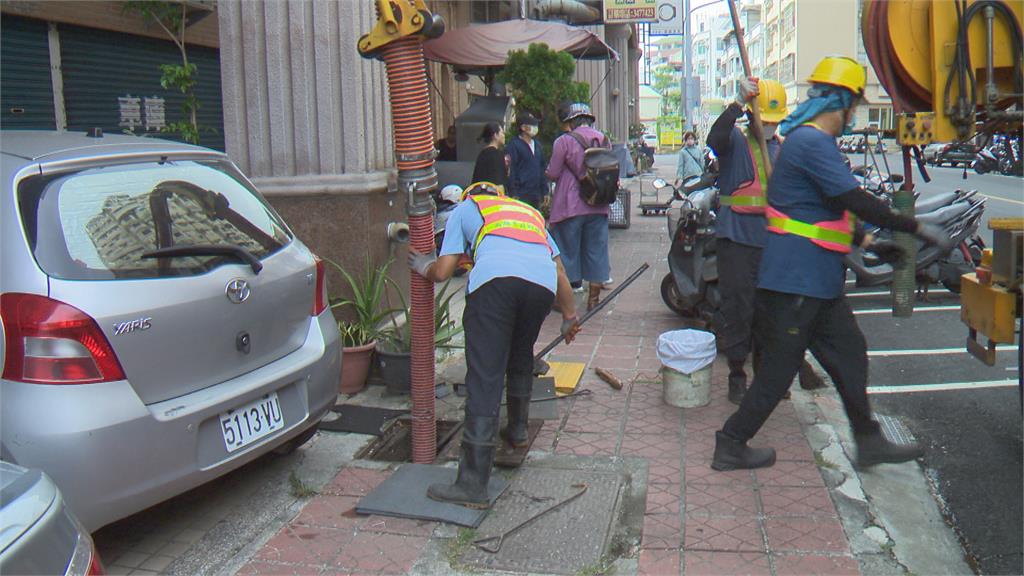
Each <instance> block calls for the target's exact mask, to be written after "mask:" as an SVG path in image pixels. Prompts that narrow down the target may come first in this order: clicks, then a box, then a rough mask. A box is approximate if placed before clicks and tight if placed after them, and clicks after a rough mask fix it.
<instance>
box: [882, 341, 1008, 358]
mask: <svg viewBox="0 0 1024 576" xmlns="http://www.w3.org/2000/svg"><path fill="white" fill-rule="evenodd" d="M1016 351H1017V347H1016V346H1011V345H1009V344H1006V345H1003V346H996V352H1016ZM931 354H967V349H966V348H934V349H923V350H868V357H869V358H871V357H875V356H881V357H886V356H918V355H921V356H928V355H931Z"/></svg>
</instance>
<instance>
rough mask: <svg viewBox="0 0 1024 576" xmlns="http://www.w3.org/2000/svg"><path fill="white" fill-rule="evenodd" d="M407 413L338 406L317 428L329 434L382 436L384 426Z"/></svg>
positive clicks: (406, 411)
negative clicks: (346, 433)
mask: <svg viewBox="0 0 1024 576" xmlns="http://www.w3.org/2000/svg"><path fill="white" fill-rule="evenodd" d="M408 413H409V411H408V410H392V409H390V408H375V407H373V406H356V405H354V404H338V405H337V406H334V407H333V408H331V414H328V415H327V416H325V417H324V419H323V420H321V421H320V424H319V427H320V429H321V430H330V431H331V432H352V433H355V434H372V435H374V436H382V435H383V434H384V427H385V424H387V423H388V422H390V421H391V420H394V419H395V418H399V417H401V416H402V415H404V414H408Z"/></svg>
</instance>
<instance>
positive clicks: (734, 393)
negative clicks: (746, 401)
mask: <svg viewBox="0 0 1024 576" xmlns="http://www.w3.org/2000/svg"><path fill="white" fill-rule="evenodd" d="M743 363H744V361H743V360H731V359H730V360H729V402H732V403H733V404H735V405H737V406H739V404H740V402H742V401H743V395H744V394H746V393H747V373H746V372H744V371H743Z"/></svg>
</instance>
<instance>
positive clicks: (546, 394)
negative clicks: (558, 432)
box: [530, 376, 561, 420]
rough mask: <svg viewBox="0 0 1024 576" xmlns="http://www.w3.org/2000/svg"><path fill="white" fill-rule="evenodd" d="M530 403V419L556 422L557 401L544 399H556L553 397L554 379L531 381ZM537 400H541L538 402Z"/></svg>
mask: <svg viewBox="0 0 1024 576" xmlns="http://www.w3.org/2000/svg"><path fill="white" fill-rule="evenodd" d="M530 398H531V400H533V402H530V418H539V419H541V420H558V419H559V418H560V417H561V416H560V415H559V414H558V402H559V400H545V399H546V398H557V396H555V379H554V378H551V377H549V376H545V377H543V378H534V379H533V394H532V395H531V397H530ZM538 400H541V401H540V402H538Z"/></svg>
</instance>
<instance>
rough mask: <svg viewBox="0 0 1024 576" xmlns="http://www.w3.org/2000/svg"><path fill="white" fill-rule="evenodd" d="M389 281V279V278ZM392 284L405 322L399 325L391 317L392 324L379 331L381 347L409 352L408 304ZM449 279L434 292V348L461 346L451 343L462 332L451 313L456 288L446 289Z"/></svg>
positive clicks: (410, 342) (410, 335)
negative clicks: (381, 339) (381, 341)
mask: <svg viewBox="0 0 1024 576" xmlns="http://www.w3.org/2000/svg"><path fill="white" fill-rule="evenodd" d="M389 281H390V280H389ZM391 283H392V286H394V287H395V291H396V292H397V293H398V297H399V299H401V301H402V307H401V308H399V309H398V310H400V311H402V312H403V313H404V314H405V323H403V324H402V325H401V326H399V325H398V323H397V321H395V320H394V319H393V318H392V323H391V324H392V325H391V326H390V327H388V328H386V329H385V330H384V331H382V333H381V337H382V338H383V341H384V346H383V348H384V349H386V350H389V351H392V352H409V351H411V350H412V324H411V323H410V321H409V318H410V315H409V312H410V310H409V304H408V303H407V302H406V300H405V296H404V295H403V294H402V292H401V291H400V290H398V286H397V285H395V284H394V282H393V281H392V282H391ZM450 283H451V281H450V280H449V281H448V282H445V283H444V285H442V286H441V288H440V289H439V290H435V293H434V347H435V348H461V346H459V345H456V344H452V341H453V340H454V339H455V337H456V336H458V335H459V334H462V326H461V325H460V324H459V323H458V322H456V321H455V320H454V319H453V318H452V315H451V301H452V297H453V296H455V294H456V293H457V292H458V291H457V290H452V291H451V292H449V291H448V285H449V284H450Z"/></svg>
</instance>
